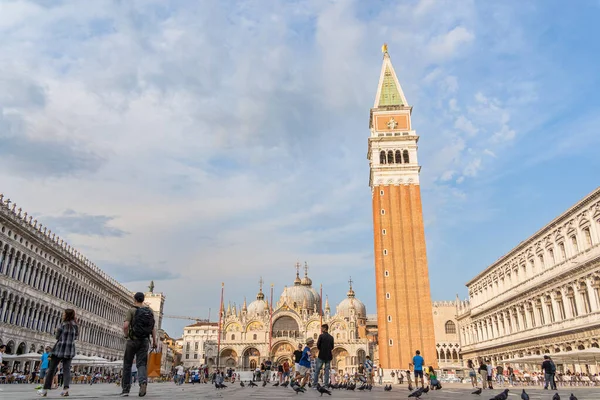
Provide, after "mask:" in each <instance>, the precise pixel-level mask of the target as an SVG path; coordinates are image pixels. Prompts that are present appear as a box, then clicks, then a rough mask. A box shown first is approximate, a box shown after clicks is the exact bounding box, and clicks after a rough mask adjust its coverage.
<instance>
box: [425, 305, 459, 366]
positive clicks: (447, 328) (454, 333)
mask: <svg viewBox="0 0 600 400" xmlns="http://www.w3.org/2000/svg"><path fill="white" fill-rule="evenodd" d="M457 304H458V299H457V300H456V301H434V302H433V330H434V332H435V350H436V353H437V363H438V366H439V368H440V369H457V368H460V367H462V366H463V365H462V355H461V350H460V340H459V338H458V323H457V321H456V310H457ZM426 362H427V360H426Z"/></svg>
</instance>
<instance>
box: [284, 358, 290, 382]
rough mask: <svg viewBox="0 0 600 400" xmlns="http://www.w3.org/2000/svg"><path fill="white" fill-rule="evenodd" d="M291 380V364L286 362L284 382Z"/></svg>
mask: <svg viewBox="0 0 600 400" xmlns="http://www.w3.org/2000/svg"><path fill="white" fill-rule="evenodd" d="M289 378H290V363H289V362H288V361H287V360H285V361H284V362H283V381H284V382H285V381H287V380H288V379H289Z"/></svg>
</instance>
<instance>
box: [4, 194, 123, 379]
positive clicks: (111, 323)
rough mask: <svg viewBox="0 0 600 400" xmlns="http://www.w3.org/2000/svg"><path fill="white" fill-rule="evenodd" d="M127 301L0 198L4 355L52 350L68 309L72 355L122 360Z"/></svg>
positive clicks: (88, 264)
mask: <svg viewBox="0 0 600 400" xmlns="http://www.w3.org/2000/svg"><path fill="white" fill-rule="evenodd" d="M132 299H133V293H132V292H130V291H129V290H127V289H126V288H125V287H124V286H122V285H121V284H119V283H118V282H117V281H116V280H114V279H113V278H111V277H110V276H108V275H107V274H106V273H104V272H103V271H102V270H100V269H99V268H98V267H97V266H96V265H94V264H93V263H92V262H91V261H90V260H88V259H86V258H85V257H84V256H83V255H81V254H80V253H79V252H78V251H77V250H75V249H73V248H72V247H71V246H69V245H68V244H67V243H65V242H64V241H63V240H62V239H60V238H59V237H57V236H56V235H55V234H53V233H52V232H51V231H50V230H48V229H47V228H45V227H43V226H42V225H41V224H39V223H38V221H37V220H33V218H32V217H31V216H28V215H27V213H26V212H25V213H24V212H22V210H21V208H17V205H16V204H12V205H11V202H10V200H6V199H4V197H3V195H1V194H0V344H5V345H6V346H7V353H8V354H26V353H30V352H41V351H42V349H43V348H44V347H45V346H48V345H53V344H54V343H55V342H56V339H55V338H54V331H55V329H56V327H57V326H58V324H59V323H60V321H61V316H62V313H63V311H64V310H65V309H67V308H73V309H74V310H75V312H76V315H77V319H78V322H79V341H78V342H77V352H78V353H79V354H83V355H87V356H100V357H104V358H106V359H108V360H111V361H114V360H117V359H121V358H122V357H123V349H124V345H125V339H124V338H123V332H122V326H123V321H124V318H125V313H126V311H127V309H128V308H129V307H131V305H132V301H133V300H132ZM15 363H18V362H15ZM16 366H17V367H18V369H20V370H23V371H25V370H27V369H28V368H32V367H33V366H31V365H29V363H24V364H23V365H19V364H16Z"/></svg>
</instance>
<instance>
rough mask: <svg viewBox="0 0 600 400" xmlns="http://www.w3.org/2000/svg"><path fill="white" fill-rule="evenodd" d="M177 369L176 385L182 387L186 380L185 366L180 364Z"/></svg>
mask: <svg viewBox="0 0 600 400" xmlns="http://www.w3.org/2000/svg"><path fill="white" fill-rule="evenodd" d="M175 369H176V370H177V375H176V377H175V383H176V384H177V385H181V384H182V383H183V380H184V379H185V376H184V372H183V364H179V365H178V366H177V367H175Z"/></svg>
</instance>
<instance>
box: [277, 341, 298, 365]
mask: <svg viewBox="0 0 600 400" xmlns="http://www.w3.org/2000/svg"><path fill="white" fill-rule="evenodd" d="M294 350H295V348H294V345H293V344H292V343H290V342H279V343H277V344H276V345H275V346H273V349H272V350H271V357H272V358H273V360H275V362H276V363H277V364H283V363H284V362H285V361H287V362H288V364H290V365H293V362H292V360H293V356H294Z"/></svg>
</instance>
